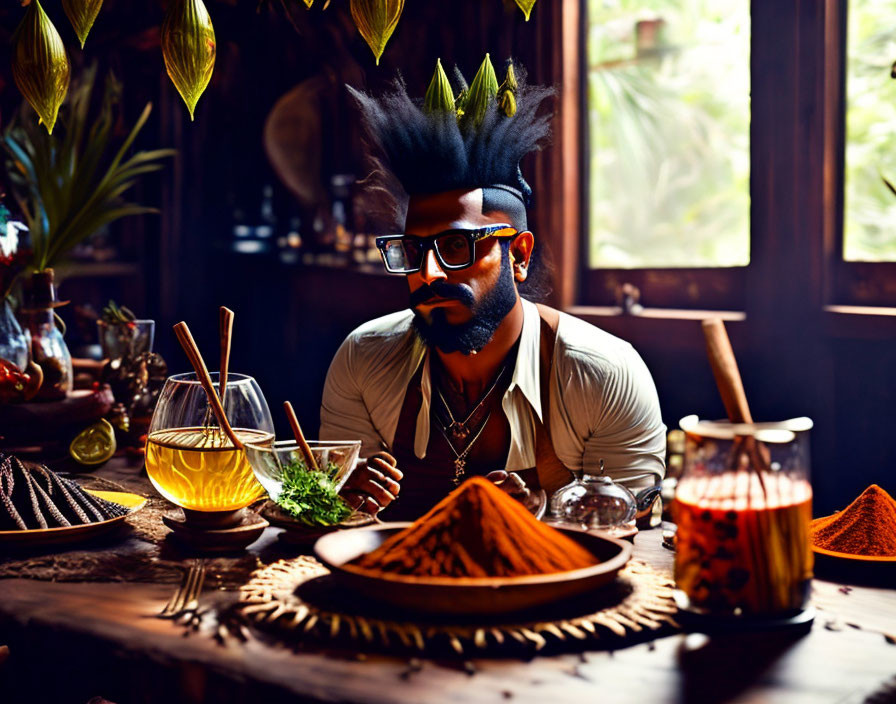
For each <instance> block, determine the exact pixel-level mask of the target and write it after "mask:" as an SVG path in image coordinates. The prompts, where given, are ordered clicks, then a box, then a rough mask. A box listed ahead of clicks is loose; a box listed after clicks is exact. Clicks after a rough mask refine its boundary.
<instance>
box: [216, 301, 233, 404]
mask: <svg viewBox="0 0 896 704" xmlns="http://www.w3.org/2000/svg"><path fill="white" fill-rule="evenodd" d="M219 328H220V334H221V371H220V373H219V382H218V388H219V389H220V396H221V404H222V405H223V403H224V391H225V390H226V388H227V371H228V369H229V367H230V340H231V337H232V336H233V311H232V310H230V308H227V307H225V306H221V310H220V316H219Z"/></svg>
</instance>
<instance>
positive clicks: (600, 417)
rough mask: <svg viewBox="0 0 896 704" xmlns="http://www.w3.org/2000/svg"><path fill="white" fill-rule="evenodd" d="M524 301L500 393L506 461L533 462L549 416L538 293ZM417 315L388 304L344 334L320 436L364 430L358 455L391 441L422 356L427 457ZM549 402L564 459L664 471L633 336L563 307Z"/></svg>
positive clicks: (654, 406) (616, 469) (422, 453)
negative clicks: (539, 431) (539, 425)
mask: <svg viewBox="0 0 896 704" xmlns="http://www.w3.org/2000/svg"><path fill="white" fill-rule="evenodd" d="M522 303H523V329H522V332H521V334H520V343H519V350H518V352H517V358H516V366H515V367H514V370H513V378H512V379H511V382H510V386H509V387H508V389H507V391H506V392H505V393H504V397H503V399H502V401H501V405H502V407H503V410H504V414H505V415H506V416H507V421H508V423H509V424H510V451H509V453H508V455H507V465H506V467H505V469H507V470H508V471H514V470H520V469H527V468H529V467H534V466H535V428H536V425H535V419H536V418H537V419H538V420H539V421H542V422H543V418H542V407H541V379H540V374H539V349H540V342H541V341H540V338H541V322H540V321H541V319H540V316H539V314H538V309H537V308H536V307H535V305H534V304H533V303H530V302H529V301H526V300H523V301H522ZM412 320H413V313H412V312H411V311H410V310H404V311H400V312H398V313H392V314H391V315H386V316H384V317H382V318H377V319H375V320H371V321H370V322H368V323H365V324H364V325H361V326H360V327H359V328H357V329H356V330H354V331H353V332H352V333H351V334H350V335H349V336H348V337H347V338H346V340H345V342H343V343H342V345H341V346H340V348H339V350H338V351H337V352H336V356H335V357H334V358H333V362H332V363H331V364H330V370H329V372H328V373H327V381H326V384H325V386H324V395H323V404H322V405H321V412H320V419H321V428H320V437H321V439H324V440H328V439H329V440H337V439H339V440H346V439H360V440H361V441H362V443H363V444H362V448H361V456H362V457H366V456H368V455H371V454H373V453H374V452H377V451H379V450H382V449H388V448H391V447H392V442H393V440H394V438H395V431H396V428H397V426H398V417H399V415H400V413H401V407H402V404H403V403H404V397H405V392H406V391H407V388H408V384H409V383H410V381H411V379H412V378H413V376H414V374H415V373H416V371H417V369H418V368H419V366H420V365H421V364H422V365H423V372H422V376H421V391H422V396H423V404H422V406H421V408H420V412H419V414H418V415H417V427H416V433H415V441H414V453H415V454H416V455H417V457H419V458H421V459H422V458H424V457H426V447H427V444H428V442H429V432H430V427H429V409H430V399H431V395H432V386H431V380H430V370H429V362H430V355H429V348H428V347H427V346H426V345H425V344H424V343H423V341H422V340H421V339H420V337H419V336H418V335H417V334H416V332H415V331H414V329H413V325H412ZM549 405H550V418H549V423H550V426H549V427H550V431H551V440H552V442H553V445H554V452H555V453H556V454H557V457H558V458H559V459H560V461H561V462H562V463H563V464H564V465H565V466H566V467H567V468H569V469H584V470H585V471H586V472H597V471H598V468H599V465H600V460H601V459H603V460H604V463H605V467H606V471H607V473H608V474H609V475H610V476H611V477H613V478H614V479H622V478H624V477H626V476H634V475H638V474H644V473H648V472H649V473H651V474H653V475H656V476H657V477H662V476H663V472H664V468H665V466H664V461H663V458H664V457H665V451H666V427H665V425H663V421H662V418H661V416H660V407H659V400H658V399H657V394H656V387H655V386H654V383H653V379H652V377H651V376H650V372H649V371H648V370H647V367H646V366H645V365H644V362H643V361H642V360H641V357H640V356H639V355H638V353H637V352H635V350H634V349H633V348H632V346H631V345H630V344H629V343H627V342H625V341H623V340H620V339H619V338H618V337H614V336H613V335H610V334H609V333H607V332H604V331H603V330H600V329H598V328H596V327H594V326H593V325H590V324H588V323H586V322H584V321H582V320H579V319H578V318H575V317H573V316H571V315H567V314H565V313H561V314H560V323H559V326H558V328H557V340H556V343H555V347H554V362H553V366H552V369H551V375H550V404H549ZM651 484H653V480H651V479H645V480H642V481H633V482H631V483H627V485H628V486H629V487H630V488H636V487H641V486H649V485H651Z"/></svg>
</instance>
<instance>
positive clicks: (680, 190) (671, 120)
mask: <svg viewBox="0 0 896 704" xmlns="http://www.w3.org/2000/svg"><path fill="white" fill-rule="evenodd" d="M586 27H587V28H586V33H585V39H584V43H585V47H584V49H585V62H586V66H585V68H586V87H585V114H586V118H585V120H586V125H585V127H586V130H587V135H588V145H589V151H588V158H587V164H586V167H587V185H586V186H585V192H586V203H587V205H586V206H585V213H584V216H585V220H586V228H585V229H586V243H585V247H586V249H587V261H588V267H589V270H590V271H587V272H586V273H585V276H584V281H583V283H584V286H585V289H586V292H585V298H586V299H589V300H591V301H592V302H594V301H596V300H599V299H603V300H602V301H601V302H606V300H607V298H608V297H609V298H610V299H611V300H612V296H613V294H614V290H615V289H617V288H618V287H619V286H620V285H621V284H622V283H623V282H631V283H636V284H638V285H640V286H641V288H642V290H643V293H644V297H645V302H647V303H648V304H649V305H682V306H690V307H701V306H702V307H719V306H722V307H725V306H728V307H736V306H738V304H740V303H741V301H740V298H739V296H738V294H739V289H740V288H741V287H742V285H743V284H742V282H743V272H739V271H730V270H729V271H721V272H720V271H718V269H719V268H728V269H731V268H734V267H744V266H746V265H747V264H748V263H749V260H750V239H749V223H750V219H749V213H750V192H749V181H750V149H749V139H750V136H749V130H750V105H749V100H750V98H749V94H750V7H749V2H746V1H745V0H697V1H694V2H681V1H680V0H679V1H678V2H676V1H674V0H646V1H636V0H618V1H617V2H606V1H605V0H588V1H587V3H586ZM648 267H650V268H651V269H652V270H650V271H648V270H647V268H648ZM711 268H715V269H716V271H712V270H711ZM595 269H597V270H599V272H598V273H597V275H594V273H593V271H594V270H595ZM660 301H661V303H660Z"/></svg>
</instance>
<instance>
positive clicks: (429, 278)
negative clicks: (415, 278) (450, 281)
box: [420, 249, 448, 284]
mask: <svg viewBox="0 0 896 704" xmlns="http://www.w3.org/2000/svg"><path fill="white" fill-rule="evenodd" d="M420 278H421V279H423V283H425V284H431V283H432V282H433V281H436V280H438V279H442V280H444V279H447V278H448V275H447V274H446V273H445V272H444V270H443V269H442V267H441V266H440V265H439V260H438V259H436V253H435V252H434V251H433V250H431V249H429V250H427V252H426V254H425V255H424V256H423V266H421V267H420Z"/></svg>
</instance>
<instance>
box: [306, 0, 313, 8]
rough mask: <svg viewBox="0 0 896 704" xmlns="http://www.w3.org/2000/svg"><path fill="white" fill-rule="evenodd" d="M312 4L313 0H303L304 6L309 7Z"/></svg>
mask: <svg viewBox="0 0 896 704" xmlns="http://www.w3.org/2000/svg"><path fill="white" fill-rule="evenodd" d="M313 4H314V0H305V7H311V6H312V5H313Z"/></svg>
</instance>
